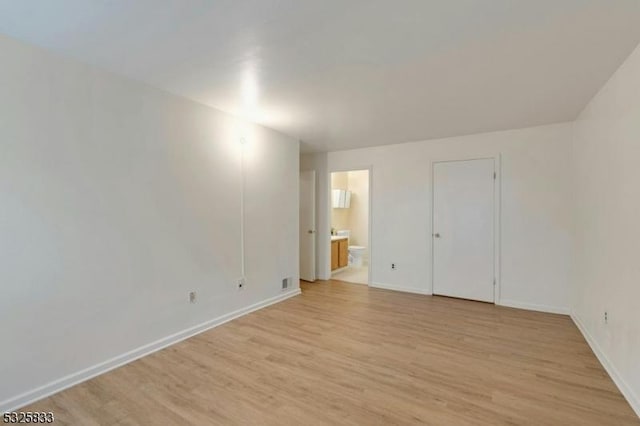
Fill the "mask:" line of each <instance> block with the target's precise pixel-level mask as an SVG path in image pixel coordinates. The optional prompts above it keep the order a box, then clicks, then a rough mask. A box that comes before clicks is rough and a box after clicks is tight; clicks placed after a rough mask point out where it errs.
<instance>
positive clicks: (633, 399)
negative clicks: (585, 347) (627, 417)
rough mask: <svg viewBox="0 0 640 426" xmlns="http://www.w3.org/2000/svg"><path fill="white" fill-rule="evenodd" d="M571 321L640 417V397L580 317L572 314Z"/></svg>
mask: <svg viewBox="0 0 640 426" xmlns="http://www.w3.org/2000/svg"><path fill="white" fill-rule="evenodd" d="M571 319H572V320H573V322H574V324H575V325H576V327H578V330H580V332H581V333H582V335H583V336H584V338H585V340H586V341H587V343H588V344H589V346H590V347H591V350H592V351H593V353H594V354H595V355H596V358H598V361H600V364H602V366H603V367H604V369H605V370H606V371H607V373H609V376H610V377H611V380H613V383H615V384H616V386H618V389H619V390H620V393H622V395H623V396H624V397H625V398H626V400H627V402H628V403H629V405H630V406H631V408H632V409H633V411H635V413H636V415H637V416H638V417H640V398H638V395H636V393H635V392H634V391H633V389H631V386H629V385H628V384H627V382H625V381H624V379H623V378H622V376H621V375H620V373H619V372H618V370H617V369H616V367H615V366H614V365H613V364H612V363H611V361H610V360H609V358H608V357H607V356H606V355H605V353H604V352H603V351H602V349H601V348H600V345H598V343H597V342H596V340H595V339H594V338H593V336H591V334H590V333H589V332H588V331H587V328H586V327H585V326H584V323H583V322H582V320H580V317H578V315H576V313H575V312H571Z"/></svg>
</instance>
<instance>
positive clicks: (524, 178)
mask: <svg viewBox="0 0 640 426" xmlns="http://www.w3.org/2000/svg"><path fill="white" fill-rule="evenodd" d="M571 131H572V124H571V123H561V124H555V125H549V126H540V127H533V128H527V129H518V130H509V131H502V132H492V133H484V134H477V135H470V136H460V137H453V138H446V139H438V140H429V141H421V142H412V143H403V144H395V145H387V146H381V147H374V148H365V149H356V150H350V151H340V152H330V153H328V154H320V156H321V158H324V157H323V156H324V155H327V160H326V165H325V163H324V162H321V161H318V162H316V163H315V164H316V165H317V166H320V167H319V168H318V170H319V172H320V173H326V170H327V169H328V170H356V169H362V168H363V167H368V166H371V167H372V173H373V175H372V187H371V193H370V196H371V199H372V200H371V201H372V212H371V215H372V234H371V241H370V243H369V247H370V248H371V251H370V258H371V264H372V276H371V279H372V282H373V284H374V285H377V286H380V287H387V288H392V289H396V290H404V291H412V292H418V293H427V294H428V293H430V292H431V244H430V240H431V234H430V232H431V229H430V223H431V197H430V193H431V192H430V191H431V162H432V161H434V160H451V159H459V158H477V157H482V156H494V155H499V156H501V158H502V169H501V170H499V171H498V173H499V174H500V182H501V188H500V190H501V195H502V197H501V205H500V210H501V228H500V242H501V250H502V256H501V260H502V262H501V269H500V271H499V273H500V276H499V279H500V294H499V300H498V301H497V302H498V303H501V304H504V305H510V306H516V307H523V308H528V309H537V310H543V311H551V312H564V313H567V312H569V292H570V286H569V282H570V275H571V274H570V264H571V170H570V164H571V156H570V153H571ZM307 161H311V160H307ZM324 167H326V169H323V168H324ZM325 176H326V174H325ZM327 182H328V181H327ZM319 214H320V215H324V216H325V218H326V217H330V209H329V206H328V204H324V205H323V207H321V208H320V210H319ZM322 220H323V219H322V217H320V218H319V223H321V222H322ZM319 226H321V225H320V224H319ZM327 229H328V228H327ZM324 234H327V235H324ZM317 240H318V250H319V251H324V259H328V249H329V244H328V232H325V233H323V232H322V229H321V228H320V227H319V228H318V239H317ZM391 263H396V265H397V268H396V269H395V270H392V269H391ZM323 268H324V271H322V269H323ZM328 268H329V265H328V262H327V263H321V264H318V269H319V271H320V272H319V273H320V274H322V276H324V277H328V276H329V271H328Z"/></svg>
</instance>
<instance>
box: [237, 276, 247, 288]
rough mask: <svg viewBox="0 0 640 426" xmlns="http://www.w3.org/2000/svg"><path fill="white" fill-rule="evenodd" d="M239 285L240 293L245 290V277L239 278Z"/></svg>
mask: <svg viewBox="0 0 640 426" xmlns="http://www.w3.org/2000/svg"><path fill="white" fill-rule="evenodd" d="M237 284H238V291H240V290H244V286H245V284H246V282H245V280H244V277H243V278H238V282H237Z"/></svg>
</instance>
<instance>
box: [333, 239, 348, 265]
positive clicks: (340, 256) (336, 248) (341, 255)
mask: <svg viewBox="0 0 640 426" xmlns="http://www.w3.org/2000/svg"><path fill="white" fill-rule="evenodd" d="M348 264H349V238H347V237H343V236H336V235H333V236H331V270H332V271H335V270H336V269H340V268H344V267H346V266H347V265H348Z"/></svg>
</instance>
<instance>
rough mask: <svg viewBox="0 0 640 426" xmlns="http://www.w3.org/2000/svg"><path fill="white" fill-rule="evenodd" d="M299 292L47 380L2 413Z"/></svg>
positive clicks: (1, 408) (6, 405)
mask: <svg viewBox="0 0 640 426" xmlns="http://www.w3.org/2000/svg"><path fill="white" fill-rule="evenodd" d="M298 294H300V289H299V288H296V289H293V290H290V291H288V292H284V293H282V294H279V295H277V296H274V297H270V298H268V299H265V300H263V301H261V302H258V303H254V304H253V305H249V306H247V307H244V308H241V309H238V310H236V311H233V312H230V313H228V314H225V315H222V316H220V317H217V318H214V319H211V320H209V321H205V322H203V323H201V324H198V325H196V326H193V327H190V328H187V329H185V330H182V331H179V332H177V333H175V334H172V335H170V336H167V337H163V338H162V339H159V340H156V341H155V342H152V343H149V344H147V345H144V346H141V347H139V348H137V349H134V350H132V351H129V352H126V353H124V354H122V355H118V356H116V357H113V358H111V359H109V360H106V361H104V362H101V363H99V364H96V365H94V366H91V367H89V368H85V369H84V370H81V371H78V372H76V373H72V374H69V375H67V376H65V377H62V378H60V379H57V380H54V381H53V382H50V383H47V384H45V385H43V386H40V387H38V388H36V389H33V390H30V391H27V392H25V393H23V394H21V395H17V396H15V397H12V398H9V399H7V400H4V401H2V402H0V413H4V412H8V411H16V410H17V409H18V408H20V407H24V406H25V405H28V404H31V403H33V402H36V401H38V400H40V399H43V398H46V397H48V396H50V395H53V394H54V393H58V392H60V391H62V390H64V389H67V388H70V387H71V386H75V385H77V384H79V383H82V382H84V381H87V380H89V379H92V378H94V377H96V376H99V375H100V374H104V373H106V372H108V371H111V370H113V369H115V368H118V367H121V366H123V365H125V364H128V363H130V362H132V361H135V360H137V359H139V358H142V357H144V356H146V355H149V354H151V353H153V352H157V351H159V350H161V349H164V348H166V347H167V346H171V345H173V344H175V343H178V342H180V341H182V340H185V339H188V338H189V337H192V336H195V335H196V334H200V333H202V332H203V331H206V330H209V329H211V328H214V327H217V326H219V325H222V324H224V323H226V322H229V321H231V320H233V319H236V318H238V317H241V316H243V315H246V314H248V313H251V312H253V311H257V310H258V309H262V308H265V307H267V306H269V305H273V304H274V303H278V302H281V301H283V300H285V299H288V298H290V297H293V296H297V295H298Z"/></svg>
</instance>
